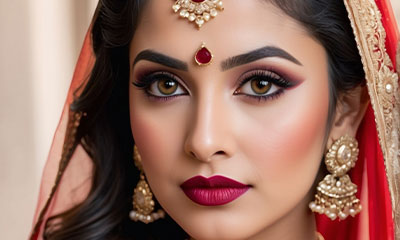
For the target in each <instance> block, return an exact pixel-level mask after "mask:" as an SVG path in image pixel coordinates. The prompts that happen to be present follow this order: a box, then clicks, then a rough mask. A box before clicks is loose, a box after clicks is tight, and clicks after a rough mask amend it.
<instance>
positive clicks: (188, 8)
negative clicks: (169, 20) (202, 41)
mask: <svg viewBox="0 0 400 240" xmlns="http://www.w3.org/2000/svg"><path fill="white" fill-rule="evenodd" d="M172 9H173V10H174V12H176V13H178V12H179V16H180V17H182V18H187V19H188V20H189V21H190V22H193V23H195V24H196V25H197V27H198V29H200V28H201V26H203V24H204V23H205V22H208V21H209V20H210V19H212V18H214V17H216V16H217V15H218V11H223V10H224V6H223V3H222V1H221V0H177V1H176V2H175V4H174V5H173V6H172Z"/></svg>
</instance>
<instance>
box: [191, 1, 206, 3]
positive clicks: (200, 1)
mask: <svg viewBox="0 0 400 240" xmlns="http://www.w3.org/2000/svg"><path fill="white" fill-rule="evenodd" d="M192 1H193V2H197V3H201V2H204V1H205V0H192Z"/></svg>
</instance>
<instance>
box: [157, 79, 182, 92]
mask: <svg viewBox="0 0 400 240" xmlns="http://www.w3.org/2000/svg"><path fill="white" fill-rule="evenodd" d="M157 88H158V90H159V91H160V93H161V94H162V95H171V94H173V93H175V92H176V90H177V89H178V83H177V82H176V81H174V80H171V79H162V80H159V81H158V83H157Z"/></svg>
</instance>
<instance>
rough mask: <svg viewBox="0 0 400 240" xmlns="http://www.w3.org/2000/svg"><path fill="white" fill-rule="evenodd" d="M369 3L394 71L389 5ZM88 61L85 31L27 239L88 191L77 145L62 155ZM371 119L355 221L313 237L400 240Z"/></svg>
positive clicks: (382, 0)
mask: <svg viewBox="0 0 400 240" xmlns="http://www.w3.org/2000/svg"><path fill="white" fill-rule="evenodd" d="M349 1H351V0H349ZM369 1H373V0H369ZM375 2H376V6H377V7H378V8H379V10H380V12H381V14H382V24H383V27H384V29H385V31H386V42H385V46H386V52H387V54H388V55H389V57H390V60H391V61H392V63H393V66H396V50H397V45H398V42H399V32H398V28H397V26H396V21H395V19H394V15H393V12H392V9H391V6H390V2H389V0H375ZM95 16H96V14H95ZM353 27H355V26H353ZM94 61H95V57H94V55H93V51H92V45H91V35H90V29H89V31H88V33H87V35H86V38H85V41H84V44H83V48H82V50H81V54H80V57H79V59H78V63H77V65H76V69H75V74H74V76H73V79H72V82H71V85H70V90H69V93H68V97H67V100H66V103H65V106H64V111H63V113H62V116H61V120H60V122H59V125H58V127H57V130H56V133H55V135H54V139H53V144H52V146H51V149H50V153H49V156H48V160H47V163H46V166H45V168H44V171H43V175H42V184H41V188H40V194H39V199H38V203H37V210H36V214H35V217H34V226H33V231H32V236H31V239H42V235H43V229H44V226H45V223H46V220H47V219H48V218H49V217H51V216H54V215H56V214H59V213H62V212H63V211H66V210H68V209H69V208H71V207H72V206H74V205H76V204H78V203H80V202H82V201H83V200H84V199H85V198H86V196H87V194H88V192H89V190H90V187H91V185H90V180H91V174H92V167H93V166H92V161H91V159H90V157H89V156H88V155H87V154H86V152H85V151H84V150H83V148H82V147H81V146H80V145H79V144H78V145H72V152H71V154H72V155H71V156H69V157H68V156H67V155H65V151H66V150H65V149H66V148H68V144H67V143H69V142H71V139H69V138H71V135H70V134H68V132H69V129H68V128H69V127H70V126H73V124H72V125H71V122H73V121H76V119H74V114H73V113H72V112H71V111H70V104H71V103H72V101H73V99H74V97H75V96H76V95H77V94H79V90H80V89H81V88H82V86H83V85H84V83H85V81H86V80H87V79H88V76H89V75H90V71H91V68H92V67H93V63H94ZM393 70H395V69H393ZM396 90H398V89H396ZM396 107H397V108H399V107H400V106H396ZM374 113H375V112H374V109H373V107H372V106H371V105H370V106H369V107H368V109H367V112H366V114H365V117H364V119H363V121H362V123H361V125H360V127H359V130H358V133H357V140H358V141H359V147H360V154H359V159H358V161H357V163H356V166H355V167H354V168H353V169H352V171H351V174H350V176H351V178H352V181H353V182H354V183H355V184H356V185H357V186H358V189H359V191H358V193H357V197H358V198H360V199H361V204H362V205H363V210H362V211H361V214H359V215H357V216H356V217H354V218H352V217H349V218H347V219H346V220H344V221H339V220H335V221H331V220H330V219H328V218H326V217H325V216H324V215H317V216H316V220H317V228H318V231H319V232H321V233H322V235H323V236H324V237H325V239H326V240H336V239H341V240H346V239H352V240H354V239H360V240H361V239H371V240H382V239H387V240H394V239H397V240H400V235H399V234H400V233H399V229H397V234H398V235H397V238H395V234H396V233H395V232H396V229H395V226H396V225H395V221H394V220H395V214H394V213H393V208H392V204H393V203H392V200H391V199H392V198H391V196H392V195H391V194H393V193H391V192H390V188H389V185H388V174H387V172H386V166H385V159H384V154H383V152H382V148H381V144H380V142H379V137H378V132H377V127H376V118H375V114H374ZM70 147H71V146H70ZM65 156H67V157H68V159H66V157H65ZM66 160H67V161H66ZM394 161H399V159H397V160H396V159H394ZM49 196H50V197H49ZM392 197H393V196H392ZM397 224H399V223H397Z"/></svg>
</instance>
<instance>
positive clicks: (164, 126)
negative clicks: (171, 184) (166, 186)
mask: <svg viewBox="0 0 400 240" xmlns="http://www.w3.org/2000/svg"><path fill="white" fill-rule="evenodd" d="M135 98H136V97H135ZM135 100H137V101H136V102H135ZM146 104H148V103H146V101H143V100H141V99H140V98H139V97H137V99H133V98H131V111H130V117H131V119H130V121H131V129H132V134H133V138H134V140H135V144H136V145H137V147H138V150H139V152H140V155H141V157H142V160H143V161H142V164H143V168H144V170H145V173H146V175H148V176H149V178H151V176H159V178H166V177H167V176H168V174H170V173H171V172H173V166H174V164H176V163H175V162H174V161H177V159H176V157H175V156H176V151H179V150H180V148H179V147H181V146H182V134H183V128H182V126H185V124H184V121H185V115H183V114H182V106H183V105H176V106H174V107H173V108H168V107H166V108H163V109H158V110H154V106H153V107H150V106H148V105H146ZM177 116H179V117H177ZM157 178H158V177H157ZM152 179H154V178H152Z"/></svg>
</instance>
